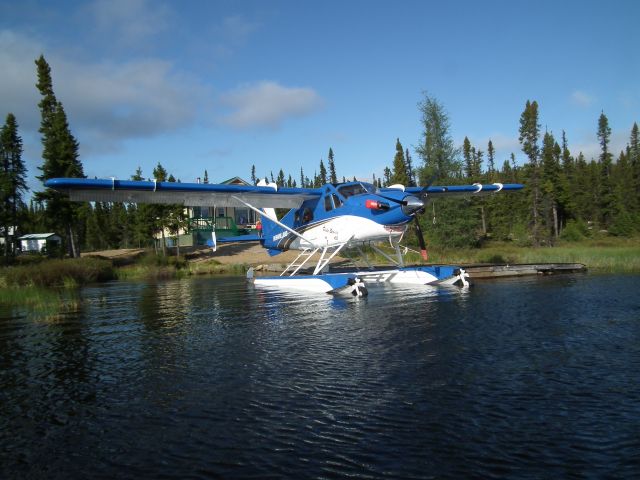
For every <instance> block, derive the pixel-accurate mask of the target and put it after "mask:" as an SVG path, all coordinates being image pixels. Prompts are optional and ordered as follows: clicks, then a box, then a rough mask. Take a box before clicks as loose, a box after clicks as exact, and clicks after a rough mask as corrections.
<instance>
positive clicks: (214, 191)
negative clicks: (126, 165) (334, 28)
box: [45, 178, 321, 208]
mask: <svg viewBox="0 0 640 480" xmlns="http://www.w3.org/2000/svg"><path fill="white" fill-rule="evenodd" d="M45 186H46V187H48V188H52V189H54V190H57V191H59V192H64V193H68V194H69V198H70V199H71V200H76V201H87V202H125V203H164V204H167V203H176V204H183V205H185V206H189V207H196V206H197V207H213V206H219V207H244V206H246V205H245V204H243V203H242V201H244V202H247V203H250V204H253V205H256V206H258V207H260V208H296V207H298V206H300V204H302V202H303V201H305V200H307V199H312V198H317V197H319V196H320V194H321V191H320V190H316V189H312V188H287V187H282V188H277V189H276V188H275V186H253V185H225V184H210V183H178V182H152V181H136V180H115V179H88V178H52V179H49V180H47V181H46V182H45Z"/></svg>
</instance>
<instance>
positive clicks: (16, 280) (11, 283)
mask: <svg viewBox="0 0 640 480" xmlns="http://www.w3.org/2000/svg"><path fill="white" fill-rule="evenodd" d="M114 278H115V274H114V270H113V266H112V264H111V262H110V261H108V260H103V259H98V258H75V259H67V260H58V259H53V260H47V261H44V262H40V263H37V264H27V265H19V266H13V267H8V268H6V269H5V270H4V275H3V283H4V284H5V285H6V286H7V287H25V286H32V287H66V288H74V287H77V286H80V285H86V284H88V283H93V282H102V281H106V280H112V279H114Z"/></svg>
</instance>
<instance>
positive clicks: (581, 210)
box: [0, 56, 640, 262]
mask: <svg viewBox="0 0 640 480" xmlns="http://www.w3.org/2000/svg"><path fill="white" fill-rule="evenodd" d="M35 65H36V72H37V83H36V87H37V89H38V91H39V93H40V95H41V100H40V102H39V104H38V107H39V109H40V113H41V124H40V129H39V132H40V134H41V141H42V160H43V163H42V165H41V166H39V167H38V169H39V170H40V174H39V175H38V176H37V178H38V179H39V180H41V181H43V182H44V181H46V180H47V179H49V178H54V177H78V178H85V174H84V169H83V165H82V162H81V161H80V159H79V154H78V148H79V144H78V141H77V140H76V139H75V137H74V136H73V134H72V133H71V129H70V127H69V123H68V120H67V116H66V113H65V110H64V106H63V104H62V103H61V102H60V101H59V100H58V99H57V98H56V96H55V93H54V91H53V82H52V78H51V69H50V67H49V65H48V63H47V62H46V60H45V58H44V57H43V56H40V57H39V58H38V59H37V60H36V61H35ZM418 109H419V111H420V113H421V127H422V134H421V138H420V141H419V144H418V146H417V147H416V148H415V153H416V155H417V156H418V157H419V161H418V162H417V163H415V162H414V160H413V157H412V156H411V154H410V152H409V149H408V148H407V149H405V148H404V147H403V146H402V143H401V142H400V139H399V138H397V139H396V142H395V154H394V155H393V158H392V160H391V162H390V166H388V167H386V168H385V169H384V170H383V172H382V175H379V176H378V177H376V175H375V173H374V174H373V175H372V179H371V180H370V181H372V182H373V183H374V184H375V185H377V186H379V187H383V186H390V185H394V184H402V185H406V186H414V185H430V184H432V183H433V182H435V181H436V179H437V183H439V184H465V183H476V182H479V183H494V182H501V183H524V184H525V185H526V188H525V190H524V192H521V193H515V194H508V195H495V196H490V197H471V198H465V199H438V200H437V201H434V202H431V203H429V204H428V205H427V208H426V211H425V212H424V214H423V215H422V216H421V217H420V221H421V224H422V228H423V231H424V232H425V236H426V237H427V241H428V243H430V244H431V245H442V246H451V247H473V246H479V245H481V244H482V242H483V241H485V240H487V239H500V240H511V241H517V242H519V243H520V244H523V245H533V246H539V245H552V244H553V243H555V242H556V241H557V240H558V239H560V238H567V239H572V240H578V239H580V238H583V237H586V236H589V235H590V234H591V232H593V231H599V230H606V231H607V232H608V233H609V234H611V235H617V236H632V235H635V234H637V233H638V229H639V227H638V225H640V222H639V220H640V145H639V134H638V126H637V123H634V124H633V126H632V128H631V131H630V134H629V141H628V143H627V145H626V148H625V149H623V150H622V151H621V152H619V153H618V154H617V156H614V153H613V152H611V148H610V144H611V128H610V126H609V121H608V118H607V116H606V115H605V113H604V112H602V113H601V114H600V116H599V118H598V119H597V130H596V133H597V138H598V141H599V144H600V154H599V156H598V158H591V159H586V158H585V156H584V155H583V153H582V152H578V154H577V155H574V154H572V152H571V151H570V149H569V142H568V139H567V137H566V134H565V132H564V131H562V132H561V133H560V135H559V137H556V135H554V133H553V132H550V131H544V132H543V131H542V129H541V126H540V120H539V105H538V103H537V102H536V101H535V100H533V101H530V100H527V102H526V104H525V106H524V110H523V111H522V114H521V116H520V119H519V142H520V145H521V149H522V152H523V153H524V154H525V156H526V158H527V161H526V162H525V163H524V164H522V165H518V164H516V162H515V155H514V153H511V155H510V157H509V158H508V159H504V160H503V162H502V165H498V163H499V161H498V159H496V154H495V149H494V146H493V144H492V142H491V140H489V142H488V144H487V145H486V147H485V146H484V145H473V144H472V143H471V141H470V140H469V139H468V138H467V137H465V138H464V141H463V143H462V145H461V146H456V145H455V143H454V141H453V139H452V137H451V133H450V119H449V116H448V114H447V112H446V110H445V108H444V106H443V105H442V104H441V103H440V102H439V101H438V100H437V99H436V98H434V97H432V96H430V95H429V94H427V93H424V94H423V99H422V100H421V101H420V102H419V103H418ZM0 165H1V168H0V238H1V239H3V240H4V242H3V258H4V260H5V262H10V261H11V260H12V258H13V257H14V256H15V254H16V248H15V247H16V245H15V242H11V240H10V236H11V235H12V234H13V236H15V237H17V236H19V235H22V234H25V233H34V232H45V231H46V232H56V233H58V234H60V235H61V236H63V238H64V242H63V245H64V251H65V252H66V253H67V254H68V255H69V256H72V257H75V256H78V255H79V252H80V250H99V249H106V248H129V247H148V246H151V245H155V242H154V240H153V237H154V234H155V233H157V232H163V233H162V234H163V235H164V231H165V230H168V231H169V232H172V233H176V232H177V231H178V230H179V229H180V228H182V227H184V226H185V224H186V222H187V219H186V218H185V214H184V209H183V208H182V206H181V205H146V204H140V205H137V204H134V203H125V204H122V203H117V202H114V203H104V202H91V203H82V202H70V201H69V200H68V199H67V197H66V196H65V195H64V194H61V193H59V192H56V191H55V190H51V189H47V188H43V190H42V191H38V192H35V193H34V195H33V197H32V199H31V200H30V202H29V204H28V205H27V204H26V203H25V201H24V198H25V195H26V193H27V185H26V175H27V170H26V167H25V164H24V162H23V160H22V140H21V137H20V135H19V133H18V122H17V119H16V118H15V116H14V115H13V114H12V113H9V114H8V115H7V116H6V120H5V123H4V125H3V127H2V130H1V131H0ZM152 174H153V178H155V179H157V180H158V181H179V180H176V179H175V177H173V175H171V174H169V173H168V172H167V171H166V169H165V168H164V167H163V166H162V165H161V164H160V163H158V164H157V166H156V167H155V168H154V170H153V172H152ZM131 178H132V179H133V180H142V179H144V177H143V173H142V170H141V169H140V167H138V169H137V170H136V172H135V173H133V174H132V175H131ZM250 178H251V182H252V183H253V184H257V183H258V181H259V180H260V178H258V177H257V173H256V166H255V165H253V166H252V168H251V177H250ZM261 178H264V179H265V180H266V181H271V182H273V183H277V184H278V185H279V186H283V187H284V186H286V187H302V188H318V187H320V186H322V185H324V184H325V183H338V182H340V181H342V182H344V181H347V179H346V178H345V177H344V176H343V177H341V178H340V177H339V176H338V174H337V170H336V163H335V155H334V151H333V149H332V148H329V152H328V155H327V164H326V165H325V162H324V159H321V160H320V162H319V168H318V170H316V171H315V172H314V174H313V176H311V177H310V176H308V175H306V174H305V172H304V170H303V169H302V168H300V172H296V173H295V174H291V173H288V174H285V172H284V171H283V169H280V170H279V171H278V173H277V175H275V176H274V174H273V171H270V172H269V175H268V176H265V177H261ZM349 180H350V179H349ZM353 180H356V179H355V178H353ZM203 181H204V183H209V176H208V172H207V170H205V171H204V176H203ZM409 240H410V241H411V238H409ZM414 240H415V239H414ZM161 245H163V246H164V245H165V242H164V241H163V242H162V243H161Z"/></svg>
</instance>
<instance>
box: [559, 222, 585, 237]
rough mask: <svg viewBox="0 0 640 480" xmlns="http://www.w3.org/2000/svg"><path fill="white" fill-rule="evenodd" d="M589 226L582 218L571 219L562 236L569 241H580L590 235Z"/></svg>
mask: <svg viewBox="0 0 640 480" xmlns="http://www.w3.org/2000/svg"><path fill="white" fill-rule="evenodd" d="M589 234H590V232H589V227H588V226H587V224H586V223H585V222H583V221H582V220H569V221H568V222H567V225H566V226H565V227H564V230H562V232H561V233H560V238H561V239H562V240H566V241H568V242H578V241H580V240H584V239H585V238H587V237H589Z"/></svg>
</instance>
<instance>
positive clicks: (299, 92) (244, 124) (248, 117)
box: [221, 82, 322, 129]
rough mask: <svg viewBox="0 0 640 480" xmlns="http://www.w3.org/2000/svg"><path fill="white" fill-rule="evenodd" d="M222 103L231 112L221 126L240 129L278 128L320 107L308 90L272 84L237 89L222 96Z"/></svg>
mask: <svg viewBox="0 0 640 480" xmlns="http://www.w3.org/2000/svg"><path fill="white" fill-rule="evenodd" d="M221 102H222V103H223V104H225V105H228V106H229V107H230V108H231V110H232V112H231V113H229V114H228V115H226V116H224V117H222V122H223V123H225V124H227V125H231V126H232V127H236V128H240V129H244V128H252V127H269V128H277V127H279V126H280V125H281V124H282V123H283V122H284V121H285V120H287V119H288V118H292V117H303V116H306V115H309V114H311V113H313V112H314V111H316V110H318V108H320V107H321V105H322V100H321V98H320V96H319V95H318V94H317V93H316V92H315V91H314V90H313V89H311V88H296V87H293V88H289V87H283V86H281V85H278V84H277V83H275V82H260V83H258V84H255V85H248V86H244V87H241V88H238V89H237V90H234V91H232V92H229V93H227V94H225V95H223V96H222V98H221Z"/></svg>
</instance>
